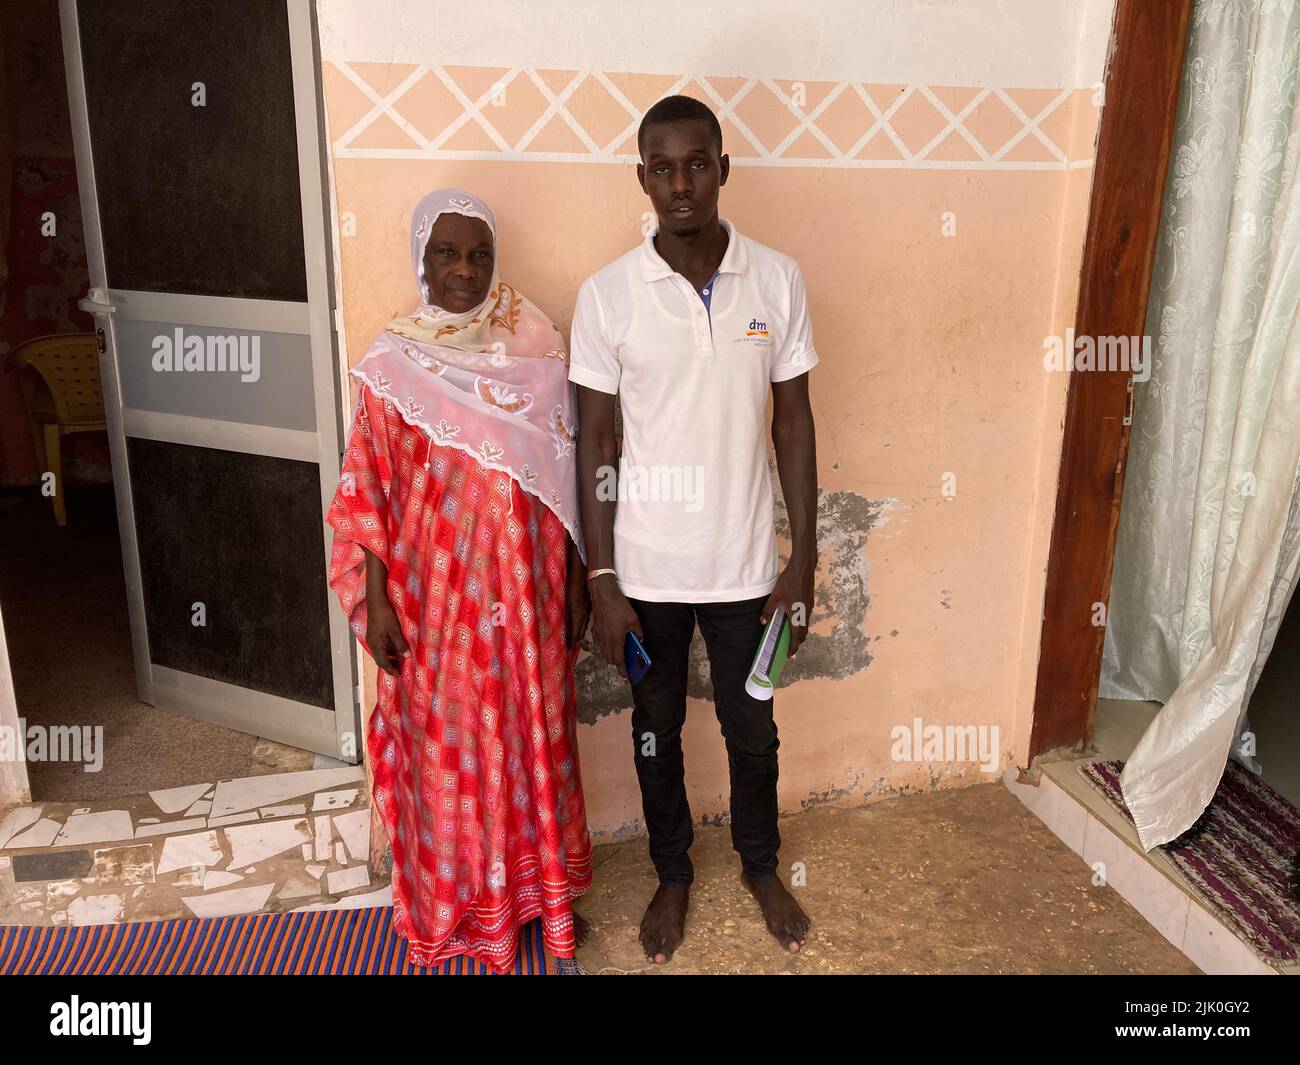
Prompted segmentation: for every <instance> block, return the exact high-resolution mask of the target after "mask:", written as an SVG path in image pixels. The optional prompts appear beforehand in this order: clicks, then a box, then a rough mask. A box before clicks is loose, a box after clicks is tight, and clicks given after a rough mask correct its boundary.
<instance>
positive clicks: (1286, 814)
mask: <svg viewBox="0 0 1300 1065" xmlns="http://www.w3.org/2000/svg"><path fill="white" fill-rule="evenodd" d="M1123 769H1124V763H1123V762H1092V763H1090V764H1086V765H1080V766H1079V772H1080V773H1082V774H1083V777H1084V779H1085V780H1087V781H1088V782H1089V783H1090V784H1092V785H1093V786H1094V787H1095V788H1097V789H1098V790H1099V791H1100V792H1101V793H1102V794H1103V795H1105V796H1106V798H1107V799H1108V800H1109V801H1110V803H1111V805H1112V806H1114V807H1115V808H1116V809H1117V810H1119V811H1120V812H1121V813H1123V815H1124V816H1125V817H1126V818H1128V820H1129V821H1130V822H1131V821H1132V820H1133V818H1132V816H1131V815H1130V814H1129V812H1128V807H1126V806H1125V805H1124V796H1123V794H1122V793H1121V791H1120V786H1119V775H1120V773H1121V772H1122V771H1123ZM1298 848H1300V811H1298V810H1296V808H1295V807H1294V806H1292V805H1291V804H1290V803H1289V802H1287V801H1286V799H1284V798H1283V797H1282V796H1281V795H1279V794H1278V793H1277V792H1275V791H1274V790H1273V789H1272V788H1270V787H1269V786H1268V785H1267V784H1265V783H1264V782H1263V781H1262V780H1261V779H1260V778H1259V777H1257V776H1256V775H1255V774H1254V773H1252V772H1250V771H1249V770H1248V769H1246V768H1245V767H1243V766H1242V765H1241V764H1240V763H1238V762H1236V761H1233V760H1231V759H1229V761H1228V767H1227V769H1226V770H1224V773H1223V779H1222V780H1220V781H1219V787H1218V790H1217V791H1215V793H1214V800H1213V801H1212V802H1211V803H1210V805H1209V806H1208V807H1206V810H1205V813H1203V814H1202V815H1201V817H1200V818H1199V820H1197V822H1196V824H1194V825H1193V826H1192V827H1191V828H1189V829H1188V830H1187V831H1186V832H1184V833H1183V834H1182V835H1181V836H1179V837H1178V839H1176V840H1173V841H1172V842H1170V843H1166V844H1165V845H1164V846H1162V847H1160V848H1159V849H1160V850H1161V851H1162V852H1163V853H1164V854H1165V855H1166V856H1167V857H1168V858H1169V860H1170V862H1171V863H1172V864H1173V866H1174V869H1175V870H1176V871H1177V872H1178V874H1179V875H1180V876H1181V877H1182V879H1183V880H1184V881H1186V883H1187V884H1188V886H1189V887H1191V889H1192V890H1193V892H1195V894H1196V895H1197V897H1198V898H1199V899H1200V900H1201V901H1202V902H1204V903H1205V905H1206V906H1207V907H1209V909H1211V910H1212V911H1213V912H1214V914H1215V916H1216V917H1218V918H1219V920H1221V921H1222V922H1223V923H1224V924H1226V925H1227V926H1228V927H1230V928H1231V929H1233V931H1235V932H1236V933H1237V935H1238V936H1240V937H1241V939H1242V940H1243V941H1244V942H1246V943H1247V944H1249V945H1250V947H1251V948H1252V949H1253V950H1254V951H1255V953H1256V954H1258V955H1259V956H1260V957H1261V958H1263V959H1264V960H1265V961H1268V962H1274V963H1280V964H1292V963H1294V962H1295V961H1296V959H1297V958H1300V902H1297V901H1296V898H1295V896H1294V894H1293V892H1292V887H1291V883H1290V878H1291V875H1292V869H1293V868H1294V862H1295V860H1296V850H1297V849H1298Z"/></svg>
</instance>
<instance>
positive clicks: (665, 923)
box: [640, 884, 691, 965]
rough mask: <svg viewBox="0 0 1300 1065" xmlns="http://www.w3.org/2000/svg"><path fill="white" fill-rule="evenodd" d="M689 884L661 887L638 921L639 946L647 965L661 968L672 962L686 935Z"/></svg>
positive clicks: (662, 885) (689, 894)
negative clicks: (639, 926)
mask: <svg viewBox="0 0 1300 1065" xmlns="http://www.w3.org/2000/svg"><path fill="white" fill-rule="evenodd" d="M690 898H691V888H690V885H689V884H660V885H659V890H658V891H656V892H655V894H654V898H652V899H651V900H650V905H649V906H647V907H646V908H645V916H644V917H642V918H641V936H640V939H641V946H642V947H644V948H645V956H646V960H647V961H652V962H654V963H655V964H656V965H663V964H664V963H665V962H667V961H669V960H671V959H672V956H673V951H675V950H676V949H677V947H678V945H679V944H680V943H681V941H682V939H683V938H684V937H685V935H686V909H687V907H688V905H689V904H690Z"/></svg>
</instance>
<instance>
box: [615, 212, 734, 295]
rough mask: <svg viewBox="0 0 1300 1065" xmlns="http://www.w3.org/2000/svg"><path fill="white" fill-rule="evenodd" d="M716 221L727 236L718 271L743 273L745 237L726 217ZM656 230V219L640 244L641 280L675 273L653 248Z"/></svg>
mask: <svg viewBox="0 0 1300 1065" xmlns="http://www.w3.org/2000/svg"><path fill="white" fill-rule="evenodd" d="M718 221H719V222H720V223H721V224H722V228H723V229H725V230H726V231H727V237H728V239H727V250H726V251H725V252H724V253H723V256H722V262H721V263H720V264H719V266H718V273H720V274H743V273H744V272H745V267H746V266H748V265H749V252H748V251H746V250H745V238H744V237H742V236H741V235H740V234H739V233H738V232H737V231H736V227H735V226H734V225H732V223H731V222H730V221H729V220H727V219H726V218H719V219H718ZM658 232H659V223H658V221H657V220H656V222H655V224H654V226H653V227H651V229H650V232H649V233H647V234H646V237H645V241H644V242H643V243H642V245H641V280H642V281H658V280H660V279H661V278H665V277H672V275H673V274H674V273H675V271H674V270H673V268H672V267H671V266H669V265H668V264H667V263H666V262H665V261H664V258H663V256H662V255H660V254H659V252H658V251H657V250H656V248H655V234H656V233H658Z"/></svg>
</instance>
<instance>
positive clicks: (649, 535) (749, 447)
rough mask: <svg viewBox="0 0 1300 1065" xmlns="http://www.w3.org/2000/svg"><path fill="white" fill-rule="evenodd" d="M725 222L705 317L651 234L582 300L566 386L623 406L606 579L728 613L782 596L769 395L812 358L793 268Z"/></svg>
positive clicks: (631, 593) (627, 590)
mask: <svg viewBox="0 0 1300 1065" xmlns="http://www.w3.org/2000/svg"><path fill="white" fill-rule="evenodd" d="M721 221H722V225H723V226H724V227H725V228H726V230H727V232H728V233H729V234H730V240H729V242H728V244H727V251H726V254H725V255H724V256H723V259H722V265H721V266H720V267H719V268H718V273H717V276H716V277H715V278H714V280H713V282H712V286H713V287H712V290H711V291H710V292H709V299H710V304H711V305H710V307H705V305H704V301H703V300H702V299H701V298H700V294H699V293H698V292H696V291H695V289H693V288H692V287H691V283H690V282H689V281H687V280H686V278H684V277H682V276H681V274H678V273H675V272H674V271H673V269H672V268H671V267H670V266H669V265H668V264H667V263H666V262H664V260H663V258H662V257H661V256H660V255H659V253H658V252H657V251H656V250H655V246H654V232H653V231H652V232H651V233H649V234H648V235H647V236H646V239H645V242H644V243H643V244H642V245H641V246H640V247H639V248H635V249H633V250H632V251H630V252H628V253H627V254H626V255H623V256H621V257H620V258H618V259H615V260H614V262H612V263H610V264H609V265H608V266H606V267H605V268H604V269H603V270H600V271H598V272H597V273H595V274H593V275H592V276H591V277H589V278H588V279H587V280H586V281H584V282H583V284H582V287H581V288H580V289H579V290H578V303H577V308H576V309H575V311H574V315H573V329H572V337H571V340H570V345H569V380H570V381H573V382H575V383H576V384H579V385H584V386H586V387H587V388H594V389H597V390H598V391H601V392H609V393H611V394H615V393H616V394H617V395H618V397H619V400H620V404H621V406H622V411H623V456H622V460H621V464H620V471H619V477H618V495H617V497H616V498H617V511H616V514H615V518H614V569H615V570H616V571H617V574H618V582H619V587H620V588H622V590H623V593H624V594H625V595H627V596H628V597H630V598H633V599H644V600H649V601H652V602H686V603H720V602H732V601H737V600H741V599H754V598H757V597H758V596H760V595H768V594H769V593H770V592H771V591H772V588H773V586H774V585H775V584H776V578H777V573H778V565H779V559H778V557H777V548H776V531H775V528H774V527H773V516H772V480H771V477H770V475H769V473H768V465H767V441H766V436H767V432H766V431H767V420H766V411H767V395H768V390H769V388H770V385H771V383H772V382H774V381H786V380H789V379H790V378H792V377H798V376H799V375H800V374H802V373H807V372H808V370H809V369H811V368H812V367H813V366H815V365H816V363H817V353H816V351H815V350H814V348H813V339H812V326H811V325H810V323H809V321H808V306H807V299H806V296H805V293H804V285H803V276H802V275H801V274H800V272H799V267H798V265H797V264H796V263H795V261H794V260H793V259H791V258H790V257H789V256H787V255H782V254H781V253H780V252H778V251H774V250H773V249H771V248H768V247H766V246H764V245H762V244H759V243H758V242H757V241H753V240H748V239H746V238H745V237H743V236H742V235H741V234H740V233H738V232H737V231H736V227H735V226H733V225H732V224H731V223H730V222H729V221H727V220H726V219H722V220H721ZM578 431H579V432H581V431H582V427H581V426H579V427H578ZM610 488H612V486H608V482H604V483H603V484H602V485H601V487H598V492H599V491H610ZM612 496H613V493H612V491H610V496H607V497H606V498H609V497H612Z"/></svg>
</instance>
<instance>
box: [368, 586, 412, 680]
mask: <svg viewBox="0 0 1300 1065" xmlns="http://www.w3.org/2000/svg"><path fill="white" fill-rule="evenodd" d="M366 647H367V648H368V649H369V651H370V656H371V657H372V658H373V659H374V660H375V665H377V666H378V667H379V668H380V669H382V670H383V671H384V672H385V673H388V674H389V675H391V676H394V677H397V676H401V673H402V661H403V659H406V658H410V657H411V648H410V647H409V646H407V643H406V637H404V636H403V635H402V625H401V622H400V621H398V620H397V611H395V610H394V609H393V604H392V603H390V602H389V601H388V598H387V597H384V598H383V599H382V600H380V599H378V598H376V599H373V600H372V599H371V597H370V596H367V597H366Z"/></svg>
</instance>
